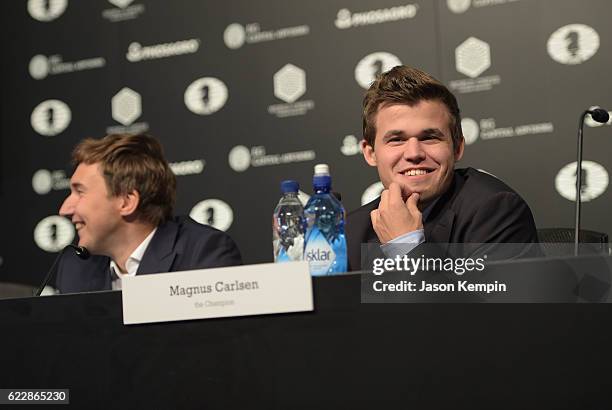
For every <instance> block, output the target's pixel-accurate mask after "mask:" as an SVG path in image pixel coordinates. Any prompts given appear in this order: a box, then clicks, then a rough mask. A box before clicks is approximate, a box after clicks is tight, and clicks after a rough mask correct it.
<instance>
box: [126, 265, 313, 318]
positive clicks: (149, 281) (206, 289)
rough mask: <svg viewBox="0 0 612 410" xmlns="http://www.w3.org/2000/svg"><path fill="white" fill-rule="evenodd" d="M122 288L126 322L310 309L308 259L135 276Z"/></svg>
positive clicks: (310, 295) (310, 288)
mask: <svg viewBox="0 0 612 410" xmlns="http://www.w3.org/2000/svg"><path fill="white" fill-rule="evenodd" d="M121 287H122V298H123V323H124V324H126V325H129V324H136V323H153V322H169V321H175V320H189V319H207V318H214V317H228V316H248V315H262V314H269V313H288V312H304V311H310V310H313V301H312V278H311V277H310V272H309V269H308V262H287V263H265V264H259V265H245V266H236V267H228V268H214V269H200V270H191V271H184V272H172V273H161V274H154V275H138V276H131V277H125V278H123V279H122V283H121Z"/></svg>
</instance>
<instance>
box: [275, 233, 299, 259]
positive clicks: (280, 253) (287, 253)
mask: <svg viewBox="0 0 612 410" xmlns="http://www.w3.org/2000/svg"><path fill="white" fill-rule="evenodd" d="M273 244H274V250H275V252H276V259H275V260H274V261H275V262H291V261H301V260H302V256H303V255H304V238H303V237H302V236H296V237H294V238H293V245H292V246H289V247H288V248H287V249H285V248H284V247H282V246H281V244H280V241H279V240H274V243H273Z"/></svg>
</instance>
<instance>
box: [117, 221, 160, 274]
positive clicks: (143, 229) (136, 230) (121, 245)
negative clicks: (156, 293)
mask: <svg viewBox="0 0 612 410" xmlns="http://www.w3.org/2000/svg"><path fill="white" fill-rule="evenodd" d="M153 229H155V226H153V225H151V224H145V223H131V224H130V225H129V226H126V230H125V232H123V234H122V235H121V240H119V241H117V242H116V244H114V246H113V248H114V251H113V252H112V255H109V256H110V258H111V259H112V260H113V261H114V262H115V263H116V264H117V267H118V268H119V270H120V271H121V272H122V273H126V271H127V270H126V267H125V264H126V262H127V260H128V258H129V257H130V255H131V254H132V253H133V252H134V251H135V250H136V248H138V246H139V245H140V244H141V243H142V242H143V241H144V240H145V239H146V238H147V236H149V234H150V233H151V232H152V231H153ZM115 245H116V246H115Z"/></svg>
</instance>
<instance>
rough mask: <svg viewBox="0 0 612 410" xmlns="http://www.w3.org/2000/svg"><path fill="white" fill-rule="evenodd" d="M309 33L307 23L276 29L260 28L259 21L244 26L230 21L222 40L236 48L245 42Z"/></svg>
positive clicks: (257, 41)
mask: <svg viewBox="0 0 612 410" xmlns="http://www.w3.org/2000/svg"><path fill="white" fill-rule="evenodd" d="M309 33H310V27H309V26H307V25H301V26H293V27H285V28H280V29H276V30H262V29H261V26H260V25H259V23H249V24H247V25H246V26H243V25H242V24H238V23H232V24H230V25H229V26H227V27H226V28H225V31H224V32H223V41H224V42H225V45H226V46H227V48H230V49H232V50H235V49H238V48H240V47H242V46H243V45H244V44H245V43H246V44H255V43H262V42H265V41H274V40H284V39H287V38H292V37H300V36H305V35H308V34H309Z"/></svg>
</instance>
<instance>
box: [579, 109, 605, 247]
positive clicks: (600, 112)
mask: <svg viewBox="0 0 612 410" xmlns="http://www.w3.org/2000/svg"><path fill="white" fill-rule="evenodd" d="M587 114H590V115H591V118H592V119H593V120H594V121H596V122H599V123H602V124H604V123H606V122H608V120H609V119H610V114H608V111H607V110H604V109H603V108H593V109H592V110H585V111H584V112H583V113H582V115H581V116H580V121H579V122H578V149H577V151H578V152H577V157H578V158H577V160H576V210H575V220H574V256H578V243H579V242H580V240H579V239H580V238H579V234H580V205H581V200H582V198H581V195H580V193H581V192H580V191H581V189H582V130H583V128H584V117H586V116H587Z"/></svg>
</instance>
